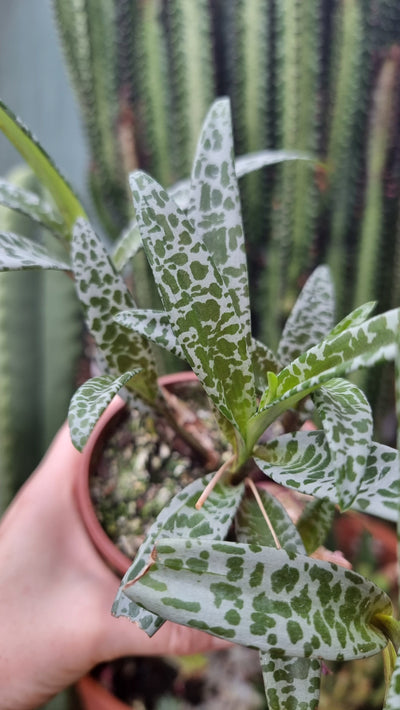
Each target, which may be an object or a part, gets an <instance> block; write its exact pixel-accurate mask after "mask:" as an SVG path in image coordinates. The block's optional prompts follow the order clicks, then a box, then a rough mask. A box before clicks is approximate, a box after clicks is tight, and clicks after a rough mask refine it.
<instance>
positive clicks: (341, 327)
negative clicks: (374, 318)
mask: <svg viewBox="0 0 400 710" xmlns="http://www.w3.org/2000/svg"><path fill="white" fill-rule="evenodd" d="M375 308H376V301H368V303H364V304H363V305H362V306H359V307H358V308H355V309H354V311H351V313H348V314H347V316H345V317H344V318H342V320H341V321H340V322H339V323H337V325H335V327H334V328H333V329H332V330H331V332H330V333H329V337H330V338H334V337H336V335H339V334H340V333H343V331H345V330H347V329H348V328H352V327H353V326H355V325H361V323H364V322H365V321H366V320H367V318H368V316H370V315H371V313H372V311H374V310H375Z"/></svg>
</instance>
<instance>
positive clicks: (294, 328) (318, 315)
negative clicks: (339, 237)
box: [277, 266, 335, 365]
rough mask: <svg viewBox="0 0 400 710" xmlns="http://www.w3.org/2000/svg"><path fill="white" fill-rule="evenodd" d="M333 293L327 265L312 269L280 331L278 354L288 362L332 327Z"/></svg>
mask: <svg viewBox="0 0 400 710" xmlns="http://www.w3.org/2000/svg"><path fill="white" fill-rule="evenodd" d="M334 315H335V295H334V289H333V283H332V279H331V276H330V272H329V269H328V267H326V266H319V267H318V268H317V269H315V270H314V271H313V273H312V274H311V276H310V277H309V279H308V280H307V282H306V284H305V286H304V288H303V289H302V291H301V293H300V295H299V297H298V299H297V301H296V303H295V305H294V307H293V309H292V311H291V313H290V316H289V317H288V319H287V321H286V324H285V327H284V329H283V332H282V337H281V340H280V343H279V346H278V352H277V357H278V360H279V361H280V362H282V364H283V365H288V364H289V363H290V362H292V360H294V359H295V358H297V357H299V355H301V353H304V352H305V351H306V350H309V349H310V348H311V347H312V346H313V345H316V344H317V343H319V342H320V341H321V340H322V339H323V338H325V337H326V336H327V335H328V333H329V332H330V331H331V330H332V328H333V324H334Z"/></svg>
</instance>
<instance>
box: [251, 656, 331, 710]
mask: <svg viewBox="0 0 400 710" xmlns="http://www.w3.org/2000/svg"><path fill="white" fill-rule="evenodd" d="M260 661H261V669H262V672H263V678H264V686H265V695H266V698H267V701H268V708H269V710H287V709H288V708H293V710H295V709H296V710H317V708H318V702H319V691H320V683H321V661H319V660H318V658H274V657H273V656H272V654H270V653H263V652H260Z"/></svg>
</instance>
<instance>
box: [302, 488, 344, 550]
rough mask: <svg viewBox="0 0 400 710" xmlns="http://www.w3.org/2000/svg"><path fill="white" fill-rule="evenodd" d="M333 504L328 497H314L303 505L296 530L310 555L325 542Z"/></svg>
mask: <svg viewBox="0 0 400 710" xmlns="http://www.w3.org/2000/svg"><path fill="white" fill-rule="evenodd" d="M334 514H335V506H334V504H333V503H332V502H331V501H330V500H329V499H328V498H316V499H315V500H311V501H310V502H309V503H307V505H306V506H305V508H304V510H303V512H302V514H301V515H300V518H299V519H298V521H297V525H296V527H297V530H298V532H299V534H300V536H301V539H302V541H303V544H304V547H305V551H306V553H307V555H311V554H312V553H313V552H315V550H317V549H318V547H320V546H321V545H323V543H324V542H325V538H326V536H327V534H328V532H329V531H330V530H331V528H332V521H333V516H334Z"/></svg>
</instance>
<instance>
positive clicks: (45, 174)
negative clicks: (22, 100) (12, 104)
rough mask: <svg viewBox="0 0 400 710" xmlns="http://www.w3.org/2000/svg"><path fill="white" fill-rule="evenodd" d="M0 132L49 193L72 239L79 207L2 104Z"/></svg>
mask: <svg viewBox="0 0 400 710" xmlns="http://www.w3.org/2000/svg"><path fill="white" fill-rule="evenodd" d="M0 130H1V131H2V132H3V133H4V134H5V136H6V137H7V138H8V140H9V141H10V142H11V143H12V144H13V145H14V147H15V148H16V149H17V150H18V151H19V152H20V153H21V155H22V157H23V158H24V159H25V160H26V162H27V163H28V165H30V167H31V168H32V170H33V172H34V173H35V174H36V175H37V177H38V178H39V180H40V181H41V182H42V183H43V185H44V186H45V187H46V188H47V189H48V191H49V193H50V194H51V196H52V198H53V200H54V202H55V204H56V205H57V207H58V209H59V211H60V214H61V215H62V218H63V220H64V222H65V225H66V228H67V230H68V234H69V235H71V232H72V228H73V225H74V223H75V221H76V219H77V218H78V217H84V216H85V211H84V209H83V207H82V205H81V204H80V202H79V200H78V199H77V197H76V196H75V195H74V193H73V191H72V189H71V188H70V186H69V185H68V183H67V182H66V180H65V179H64V178H63V177H62V175H61V173H60V172H59V171H58V169H57V168H56V167H55V165H54V164H53V162H52V161H51V159H50V158H49V156H48V155H47V153H46V152H45V151H44V150H43V148H42V147H41V146H40V144H39V143H38V141H37V140H36V139H35V138H34V137H33V136H32V134H31V133H30V132H29V131H28V129H27V128H26V127H25V126H24V125H23V124H22V123H21V121H20V120H19V119H18V118H17V117H16V116H15V115H14V114H13V113H12V111H10V109H9V108H8V107H7V106H6V105H5V104H4V103H2V102H1V101H0Z"/></svg>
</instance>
